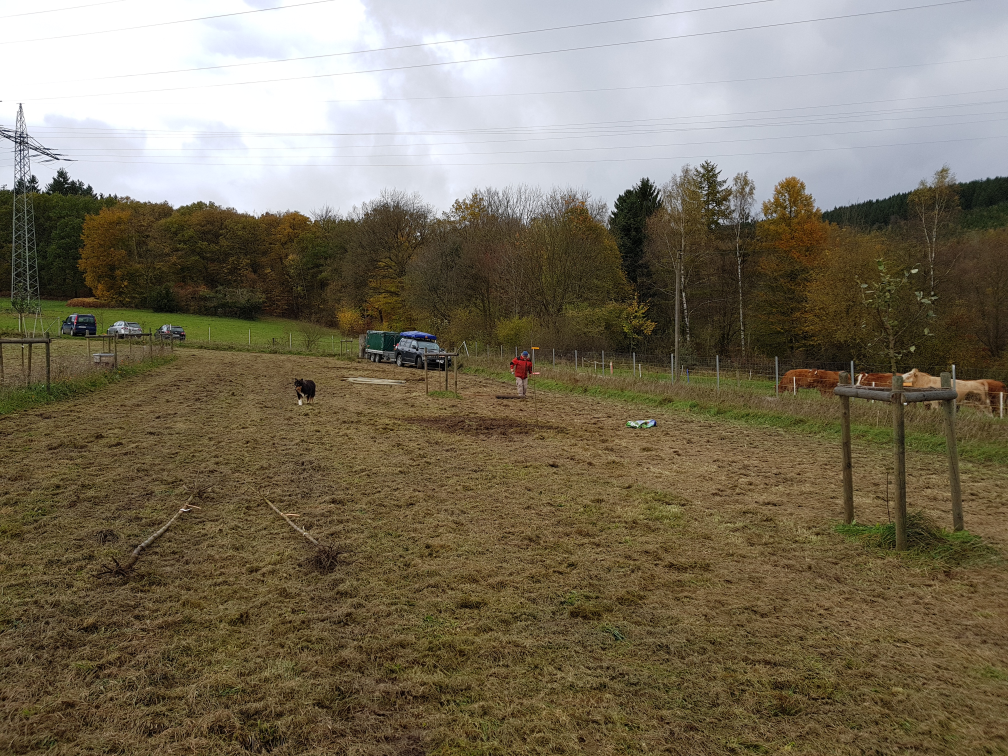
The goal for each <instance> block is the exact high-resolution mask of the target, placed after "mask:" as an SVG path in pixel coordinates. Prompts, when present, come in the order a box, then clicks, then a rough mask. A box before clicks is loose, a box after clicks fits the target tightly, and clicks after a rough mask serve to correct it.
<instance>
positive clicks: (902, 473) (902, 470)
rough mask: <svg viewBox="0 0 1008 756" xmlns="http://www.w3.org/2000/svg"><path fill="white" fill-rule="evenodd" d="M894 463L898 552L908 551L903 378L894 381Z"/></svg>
mask: <svg viewBox="0 0 1008 756" xmlns="http://www.w3.org/2000/svg"><path fill="white" fill-rule="evenodd" d="M892 406H893V462H894V465H893V467H894V472H895V476H896V481H895V483H896V551H906V515H907V504H906V428H905V426H904V423H903V376H902V375H894V376H893V379H892Z"/></svg>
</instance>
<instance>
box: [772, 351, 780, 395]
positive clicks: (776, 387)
mask: <svg viewBox="0 0 1008 756" xmlns="http://www.w3.org/2000/svg"><path fill="white" fill-rule="evenodd" d="M773 372H774V393H775V394H776V395H777V398H778V399H779V398H780V357H774V358H773Z"/></svg>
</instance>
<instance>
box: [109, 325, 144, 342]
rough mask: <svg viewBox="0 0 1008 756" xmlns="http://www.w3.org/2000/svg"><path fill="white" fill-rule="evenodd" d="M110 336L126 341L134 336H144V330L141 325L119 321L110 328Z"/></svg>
mask: <svg viewBox="0 0 1008 756" xmlns="http://www.w3.org/2000/svg"><path fill="white" fill-rule="evenodd" d="M108 335H109V336H118V337H119V338H120V339H125V338H129V337H133V336H143V328H141V327H140V324H139V323H131V322H130V321H128V320H117V321H116V322H115V323H113V324H112V325H110V326H109V328H108Z"/></svg>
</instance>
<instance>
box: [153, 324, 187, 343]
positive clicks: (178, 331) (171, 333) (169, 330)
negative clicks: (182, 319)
mask: <svg viewBox="0 0 1008 756" xmlns="http://www.w3.org/2000/svg"><path fill="white" fill-rule="evenodd" d="M157 337H158V338H159V339H175V340H176V341H185V331H184V330H183V329H182V326H173V325H169V324H167V323H166V324H165V325H163V326H161V327H160V328H158V329H157Z"/></svg>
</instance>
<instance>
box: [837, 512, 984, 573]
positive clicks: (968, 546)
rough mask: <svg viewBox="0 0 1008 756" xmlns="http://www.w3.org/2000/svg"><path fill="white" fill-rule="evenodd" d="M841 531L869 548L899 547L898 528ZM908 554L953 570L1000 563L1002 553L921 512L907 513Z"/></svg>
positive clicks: (840, 528)
mask: <svg viewBox="0 0 1008 756" xmlns="http://www.w3.org/2000/svg"><path fill="white" fill-rule="evenodd" d="M836 530H837V532H838V533H840V534H842V535H845V536H847V537H848V538H850V539H852V540H856V541H861V542H862V543H863V544H864V545H865V546H866V547H868V548H873V549H880V550H883V551H892V550H894V549H895V548H896V525H895V524H894V523H882V524H879V525H861V524H859V523H856V522H855V523H854V524H852V525H837V528H836ZM906 537H907V553H909V554H911V555H913V556H916V557H920V558H924V559H927V560H930V561H934V562H938V563H940V564H943V565H947V566H950V567H964V566H968V565H977V564H984V563H989V562H995V561H998V560H999V559H1000V557H1001V553H1000V552H999V551H998V550H997V549H996V548H995V547H993V546H991V545H990V544H987V543H984V541H983V539H982V538H980V536H978V535H973V534H972V533H970V532H968V531H966V530H963V531H960V532H958V533H955V532H951V531H948V530H945V529H944V528H942V527H941V526H940V525H938V523H936V522H935V521H934V518H932V517H931V516H930V515H928V514H927V513H925V512H921V511H914V512H908V513H907V530H906Z"/></svg>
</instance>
